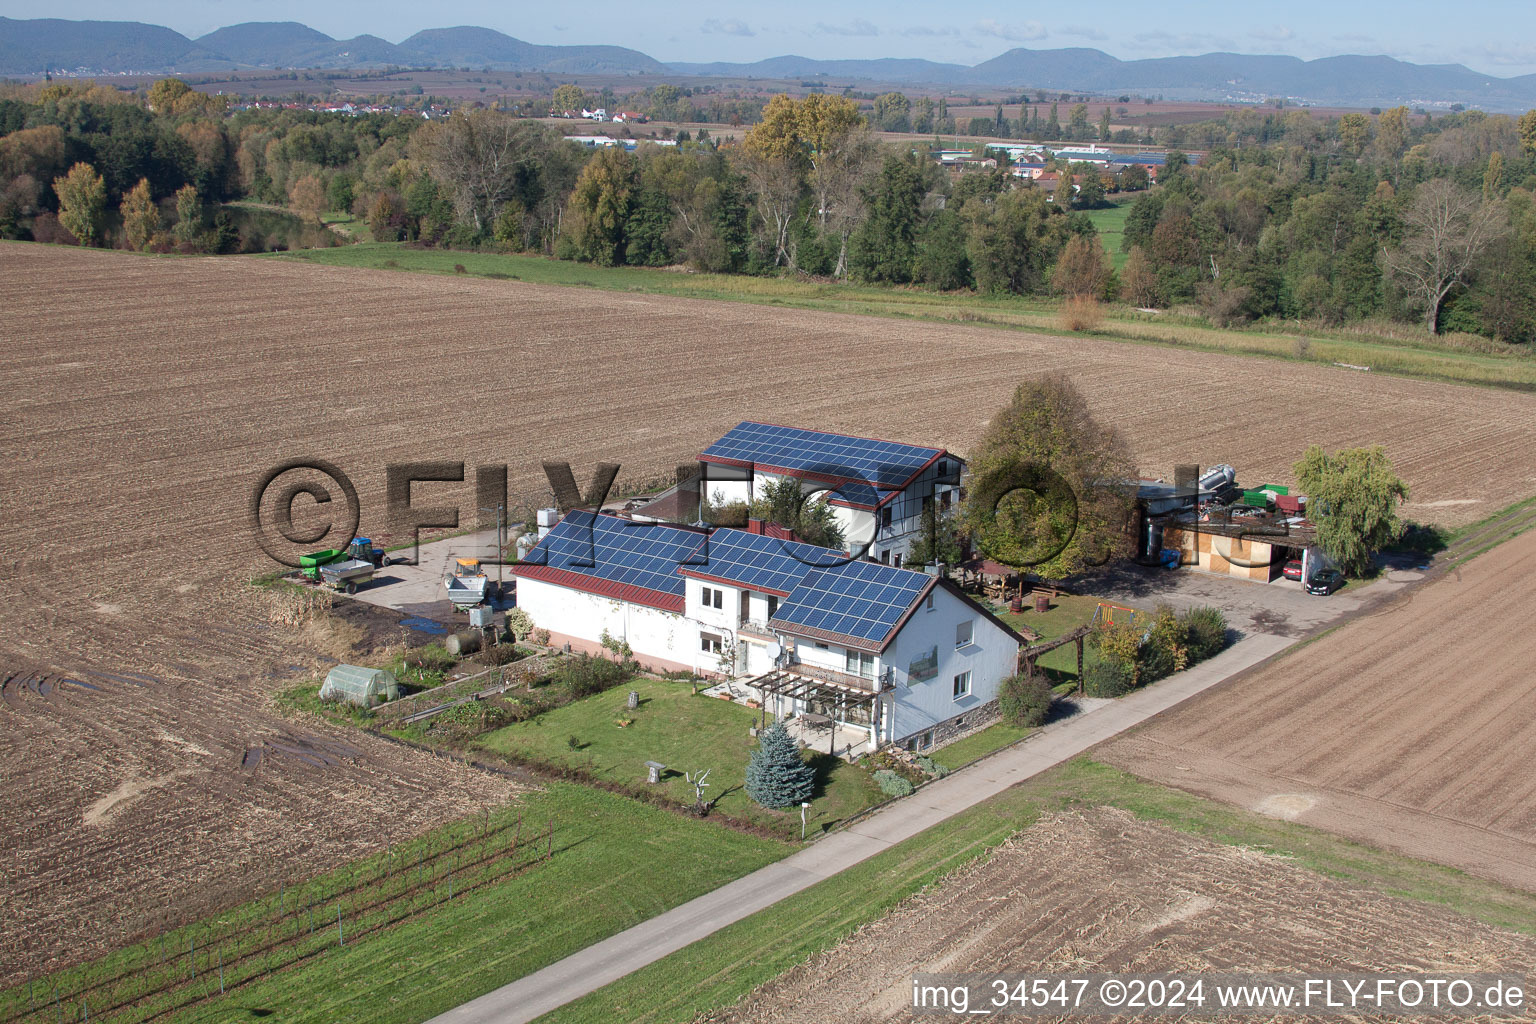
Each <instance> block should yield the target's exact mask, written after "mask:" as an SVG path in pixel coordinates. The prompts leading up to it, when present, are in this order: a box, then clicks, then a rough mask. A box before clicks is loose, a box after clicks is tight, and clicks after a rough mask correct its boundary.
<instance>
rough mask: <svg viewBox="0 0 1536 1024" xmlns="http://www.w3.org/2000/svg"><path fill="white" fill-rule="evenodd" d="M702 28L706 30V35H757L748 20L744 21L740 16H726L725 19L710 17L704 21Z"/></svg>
mask: <svg viewBox="0 0 1536 1024" xmlns="http://www.w3.org/2000/svg"><path fill="white" fill-rule="evenodd" d="M701 28H702V30H703V31H704V33H705V34H706V35H722V36H755V35H757V33H756V32H754V31H752V26H751V25H748V24H747V23H746V22H744V21H742V20H741V19H740V18H726V19H725V20H724V21H722V20H721V19H719V18H710V19H709V20H708V21H706V22H704V24H703V25H702V26H701Z"/></svg>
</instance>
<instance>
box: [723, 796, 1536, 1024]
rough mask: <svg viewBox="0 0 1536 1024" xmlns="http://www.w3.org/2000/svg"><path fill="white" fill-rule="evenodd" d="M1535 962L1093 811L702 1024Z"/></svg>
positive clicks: (1399, 906)
mask: <svg viewBox="0 0 1536 1024" xmlns="http://www.w3.org/2000/svg"><path fill="white" fill-rule="evenodd" d="M1533 956H1536V940H1533V939H1532V938H1531V937H1530V936H1527V935H1519V934H1515V933H1512V932H1501V931H1498V930H1496V929H1493V928H1489V927H1488V926H1486V925H1484V924H1482V923H1481V922H1478V921H1474V920H1471V919H1470V918H1464V917H1460V916H1458V915H1456V914H1453V913H1451V912H1449V911H1447V910H1444V909H1441V908H1438V907H1433V906H1430V905H1428V904H1423V903H1416V902H1413V901H1409V900H1402V899H1396V898H1393V897H1389V896H1383V895H1381V894H1379V893H1375V892H1370V891H1366V890H1360V889H1353V888H1350V887H1348V886H1345V885H1343V884H1341V883H1338V882H1335V881H1332V880H1330V879H1326V878H1323V877H1322V876H1320V875H1317V874H1314V873H1312V872H1310V871H1306V870H1303V869H1301V868H1297V867H1293V866H1291V865H1288V864H1286V863H1285V862H1284V861H1282V860H1280V859H1278V858H1274V857H1269V856H1265V855H1264V854H1261V853H1256V852H1254V851H1251V850H1245V849H1240V848H1235V847H1229V846H1219V845H1217V844H1215V843H1211V842H1208V841H1205V840H1201V839H1196V838H1193V837H1191V836H1186V835H1183V834H1181V833H1178V832H1175V831H1173V830H1171V829H1168V828H1165V827H1163V826H1159V825H1152V824H1148V823H1146V822H1142V821H1138V820H1137V819H1136V818H1135V817H1133V816H1132V815H1130V814H1129V813H1127V812H1125V811H1121V810H1118V809H1114V808H1098V809H1094V810H1090V811H1088V812H1086V813H1084V814H1061V815H1053V816H1049V817H1046V818H1043V819H1042V820H1040V821H1039V822H1037V823H1036V824H1035V825H1033V826H1031V827H1030V828H1029V829H1027V830H1025V831H1024V832H1022V833H1020V834H1019V835H1018V836H1017V837H1015V838H1014V839H1013V840H1011V841H1010V842H1009V843H1008V844H1006V845H1005V846H1004V847H1003V848H1002V849H1000V850H998V851H997V852H996V853H995V854H994V855H993V857H992V858H991V859H990V860H988V861H986V862H983V863H981V864H978V865H976V866H974V867H971V868H968V869H966V870H963V871H961V872H959V873H958V874H956V875H954V876H953V877H951V878H949V879H946V880H945V881H944V882H942V883H940V884H939V885H938V886H936V887H934V888H933V889H931V890H928V891H927V892H924V893H921V894H919V895H918V896H916V897H914V898H912V899H910V900H908V901H907V902H905V903H903V904H902V905H901V906H899V907H898V908H897V909H896V910H894V911H892V912H891V913H890V914H887V915H886V916H885V917H883V918H881V919H879V920H878V921H875V922H874V923H872V924H870V925H868V926H866V927H864V928H862V929H860V930H859V931H857V932H855V933H854V934H853V935H851V936H850V937H849V938H847V939H846V940H844V941H843V942H842V943H841V944H840V945H838V946H837V947H835V948H834V949H832V950H829V951H828V952H826V953H824V954H821V955H819V956H816V957H812V958H811V959H810V960H809V961H808V962H807V963H805V964H803V965H801V966H799V967H795V968H793V969H792V970H790V971H787V972H786V973H785V974H783V975H781V976H780V977H778V978H776V979H775V980H773V981H771V982H768V983H767V984H766V985H764V986H762V987H761V988H759V989H758V990H757V991H755V992H753V993H752V994H751V995H749V996H748V997H747V998H746V999H745V1000H743V1002H742V1003H740V1004H738V1005H737V1006H735V1007H733V1008H731V1009H729V1010H727V1011H725V1012H723V1013H721V1014H719V1015H716V1016H713V1017H710V1018H708V1019H710V1020H712V1021H716V1022H730V1024H746V1022H754V1024H757V1022H761V1024H768V1022H772V1024H802V1022H803V1024H821V1022H823V1021H832V1020H835V1021H839V1022H841V1024H874V1022H877V1021H881V1022H884V1021H909V1020H916V1021H923V1020H933V1019H934V1018H933V1017H931V1016H916V1015H914V1014H913V1013H911V1012H910V1009H909V1008H910V1006H911V1001H912V975H913V974H914V973H918V972H949V971H960V972H1001V971H1014V972H1029V973H1031V974H1039V975H1070V974H1083V973H1093V972H1101V973H1121V974H1137V973H1142V974H1151V973H1160V972H1177V973H1186V972H1206V971H1221V972H1234V973H1235V972H1247V971H1253V972H1315V973H1329V972H1337V973H1344V972H1350V971H1398V972H1417V971H1442V970H1443V971H1449V970H1458V971H1474V970H1485V971H1490V972H1492V971H1505V972H1510V973H1522V972H1524V970H1525V969H1526V967H1527V966H1528V965H1529V964H1530V963H1531V961H1532V957H1533ZM1021 1019H1023V1018H1021ZM1028 1019H1031V1020H1052V1021H1055V1020H1081V1019H1083V1018H1081V1017H1056V1016H1051V1015H1046V1016H1031V1017H1030V1018H1028ZM1098 1019H1104V1018H1098ZM1114 1019H1117V1020H1123V1019H1131V1018H1128V1017H1122V1018H1114ZM1150 1019H1158V1020H1161V1019H1171V1018H1168V1017H1153V1018H1150ZM1202 1019H1213V1020H1221V1019H1235V1020H1254V1019H1259V1018H1255V1017H1253V1016H1248V1017H1241V1016H1234V1017H1230V1018H1224V1017H1221V1016H1219V1015H1213V1016H1211V1017H1206V1018H1202ZM1276 1019H1285V1020H1297V1019H1304V1018H1300V1017H1285V1018H1276ZM1318 1019H1321V1018H1318ZM1350 1019H1355V1018H1350ZM1466 1019H1468V1020H1470V1019H1472V1018H1466ZM1479 1019H1487V1018H1479Z"/></svg>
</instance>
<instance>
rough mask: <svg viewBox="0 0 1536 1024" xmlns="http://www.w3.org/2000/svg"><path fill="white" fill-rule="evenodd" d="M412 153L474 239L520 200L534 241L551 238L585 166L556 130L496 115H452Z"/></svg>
mask: <svg viewBox="0 0 1536 1024" xmlns="http://www.w3.org/2000/svg"><path fill="white" fill-rule="evenodd" d="M411 150H412V153H413V154H414V155H415V156H416V157H417V158H419V159H420V160H421V161H422V163H423V164H424V165H425V166H426V167H427V169H428V170H429V172H430V173H431V175H432V177H433V179H435V180H436V181H437V183H438V184H439V185H441V186H442V187H443V189H444V191H445V193H446V194H447V195H448V197H450V198H451V200H452V203H453V211H454V213H455V215H456V216H457V217H458V218H459V220H460V221H461V222H463V223H464V224H465V225H467V226H468V227H470V228H471V230H472V231H473V233H474V234H475V235H476V236H479V237H484V236H486V235H489V234H490V233H491V231H492V229H493V228H494V227H495V226H496V224H497V218H498V217H499V216H500V214H501V210H502V207H503V206H505V205H506V204H507V203H509V202H511V201H513V200H516V201H517V202H518V203H519V204H520V212H521V213H524V214H526V215H527V216H528V217H530V218H532V219H533V221H535V222H533V223H528V224H526V225H525V231H526V234H527V235H528V237H529V238H530V239H538V238H544V239H546V240H547V239H548V237H549V233H550V232H552V229H553V227H554V225H555V224H556V223H557V222H558V219H559V207H560V204H561V202H562V201H563V199H564V197H565V194H566V193H567V192H568V191H569V190H570V188H571V185H572V183H573V182H574V181H575V179H576V174H577V171H578V170H579V168H580V166H581V158H580V151H579V149H578V148H577V147H576V146H575V145H574V144H572V143H568V142H565V141H564V140H563V139H561V138H560V137H559V134H558V133H556V132H554V131H553V130H552V129H550V128H548V127H546V126H544V125H541V124H539V123H537V122H535V121H530V120H527V119H521V120H520V119H518V118H515V117H512V116H511V115H509V114H504V113H502V112H501V111H498V110H474V111H470V112H468V113H464V112H460V113H456V114H454V115H453V116H452V117H450V118H449V119H448V120H446V121H442V122H438V123H435V124H431V125H423V126H422V127H421V128H420V129H418V130H417V133H416V135H415V136H414V137H413V138H412V140H411Z"/></svg>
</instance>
